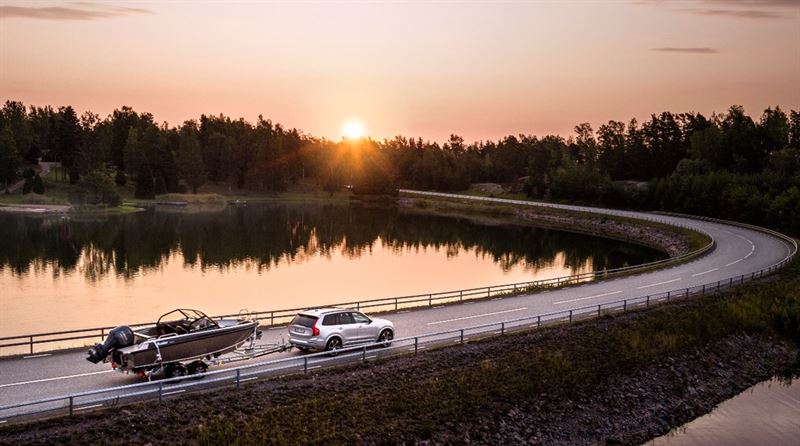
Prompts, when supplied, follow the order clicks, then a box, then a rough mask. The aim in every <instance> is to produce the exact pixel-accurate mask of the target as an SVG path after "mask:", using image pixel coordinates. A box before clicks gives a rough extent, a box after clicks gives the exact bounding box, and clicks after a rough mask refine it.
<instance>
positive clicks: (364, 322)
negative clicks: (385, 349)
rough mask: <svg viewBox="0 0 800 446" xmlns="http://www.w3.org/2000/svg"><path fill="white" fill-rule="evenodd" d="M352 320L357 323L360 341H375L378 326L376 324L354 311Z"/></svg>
mask: <svg viewBox="0 0 800 446" xmlns="http://www.w3.org/2000/svg"><path fill="white" fill-rule="evenodd" d="M353 320H354V321H355V322H356V324H358V339H359V341H360V342H375V341H376V340H377V339H378V329H379V328H380V327H378V325H377V324H373V323H372V321H371V320H370V319H369V318H368V317H367V316H365V315H364V314H363V313H359V312H358V311H354V312H353Z"/></svg>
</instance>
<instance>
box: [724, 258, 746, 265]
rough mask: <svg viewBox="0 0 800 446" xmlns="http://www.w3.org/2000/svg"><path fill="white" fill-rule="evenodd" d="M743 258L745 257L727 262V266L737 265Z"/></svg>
mask: <svg viewBox="0 0 800 446" xmlns="http://www.w3.org/2000/svg"><path fill="white" fill-rule="evenodd" d="M742 260H744V259H739V260H737V261H735V262H731V263H728V264H727V265H725V266H731V265H736V264H737V263H739V262H741V261H742Z"/></svg>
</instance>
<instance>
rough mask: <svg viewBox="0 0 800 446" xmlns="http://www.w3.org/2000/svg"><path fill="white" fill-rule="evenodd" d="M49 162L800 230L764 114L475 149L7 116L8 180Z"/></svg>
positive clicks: (220, 121)
mask: <svg viewBox="0 0 800 446" xmlns="http://www.w3.org/2000/svg"><path fill="white" fill-rule="evenodd" d="M39 160H46V161H59V162H60V163H61V165H62V166H63V172H64V175H65V176H67V177H68V179H69V182H70V183H72V184H76V185H78V186H81V185H86V184H90V185H97V184H100V183H103V184H110V183H111V182H112V181H113V182H114V183H116V185H117V186H118V187H121V186H125V185H126V184H127V185H128V187H133V189H134V195H135V196H136V197H138V198H152V197H154V196H155V195H156V194H163V193H168V192H182V193H185V192H197V191H198V189H199V188H201V187H202V186H203V185H204V184H206V183H209V182H210V183H215V184H222V185H227V187H228V188H229V190H241V189H247V190H250V191H261V192H280V191H284V190H287V189H289V188H291V187H292V185H294V184H297V183H301V182H302V183H304V184H307V183H315V184H317V185H318V186H319V187H320V188H322V189H324V190H326V191H329V192H335V191H337V190H340V189H342V188H344V187H346V186H347V187H349V188H351V189H352V190H353V192H354V193H357V194H392V193H394V191H395V190H396V189H397V188H413V189H428V190H441V191H463V190H467V189H468V188H469V187H470V185H471V184H474V183H485V182H492V183H500V184H505V185H508V186H509V189H518V190H519V192H520V193H524V194H525V195H527V196H528V197H530V198H531V199H537V200H548V201H555V202H570V203H585V204H592V205H599V206H608V207H620V208H631V209H645V210H665V211H674V212H685V213H691V214H699V215H707V216H712V217H720V218H727V219H732V220H737V221H744V222H748V223H753V224H758V225H764V226H769V227H773V228H776V229H780V230H784V231H788V232H790V233H793V234H800V113H798V112H797V111H794V110H792V111H790V112H789V113H788V114H787V113H786V112H784V111H783V110H781V109H780V107H775V108H772V107H770V108H767V109H766V110H764V111H763V113H762V114H761V115H760V116H757V117H755V118H754V117H751V116H749V115H747V114H746V113H745V111H744V109H743V108H742V107H741V106H732V107H730V108H729V109H728V110H727V111H726V112H725V113H722V114H714V115H712V116H709V117H706V116H703V115H702V114H699V113H693V112H686V113H673V112H662V113H659V114H653V115H651V116H650V118H649V119H648V120H646V121H644V122H642V123H639V122H637V120H636V119H631V120H629V121H627V122H623V121H614V120H612V121H609V122H608V123H606V124H603V125H600V126H599V127H598V128H597V129H596V130H595V129H593V128H592V126H591V125H590V124H588V123H581V124H578V125H576V126H575V129H574V134H573V135H571V136H569V137H568V138H564V137H562V136H558V135H546V136H534V135H523V134H521V135H509V136H506V137H505V138H502V139H500V140H497V141H477V142H472V143H467V142H465V141H464V139H463V138H461V137H460V136H458V135H451V136H450V138H449V139H448V140H447V141H445V142H443V143H441V144H440V143H438V142H431V141H427V140H423V139H421V138H412V137H405V136H396V137H394V138H392V139H384V140H382V141H375V140H372V139H369V138H367V139H359V140H347V139H343V140H341V141H332V140H329V139H326V138H319V137H315V136H313V135H309V134H306V133H304V132H302V131H300V130H298V129H288V128H285V127H283V126H282V125H281V124H279V123H274V122H272V121H271V120H268V119H264V118H263V117H261V116H259V117H258V119H257V121H256V122H255V123H252V122H248V121H247V120H245V119H243V118H239V119H233V118H231V117H227V116H224V115H202V116H200V118H199V120H189V121H186V122H184V123H183V124H181V125H179V126H170V125H168V124H167V123H158V122H156V120H155V118H154V116H153V115H152V114H149V113H140V112H136V111H134V110H133V109H132V108H130V107H121V108H120V109H117V110H114V111H113V112H112V113H111V114H110V115H108V116H106V117H105V118H101V117H100V116H99V115H97V114H94V113H92V112H89V111H87V112H84V113H83V114H81V115H80V116H79V115H78V114H77V112H76V111H75V109H74V108H73V107H71V106H63V107H58V108H53V107H50V106H45V107H36V106H30V107H28V106H25V105H24V104H22V103H21V102H15V101H7V102H6V103H5V104H4V106H3V107H2V110H0V184H5V185H8V184H10V183H12V182H13V181H16V180H19V179H20V178H22V176H23V175H26V172H28V173H27V175H28V176H30V175H31V174H32V173H31V170H30V167H31V166H32V165H35V164H36V163H37V162H38V161H39Z"/></svg>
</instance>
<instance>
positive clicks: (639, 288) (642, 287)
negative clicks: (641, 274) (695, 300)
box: [636, 277, 681, 290]
mask: <svg viewBox="0 0 800 446" xmlns="http://www.w3.org/2000/svg"><path fill="white" fill-rule="evenodd" d="M679 280H681V278H680V277H678V278H677V279H672V280H665V281H663V282H658V283H652V284H650V285H644V286H640V287H636V289H637V290H641V289H644V288H650V287H653V286H659V285H664V284H667V283H672V282H677V281H679Z"/></svg>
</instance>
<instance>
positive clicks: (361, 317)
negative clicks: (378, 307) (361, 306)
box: [352, 312, 369, 324]
mask: <svg viewBox="0 0 800 446" xmlns="http://www.w3.org/2000/svg"><path fill="white" fill-rule="evenodd" d="M352 315H353V319H354V320H355V321H356V323H357V324H366V323H367V322H369V318H368V317H366V316H364V315H363V314H361V313H355V312H354V313H352Z"/></svg>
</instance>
